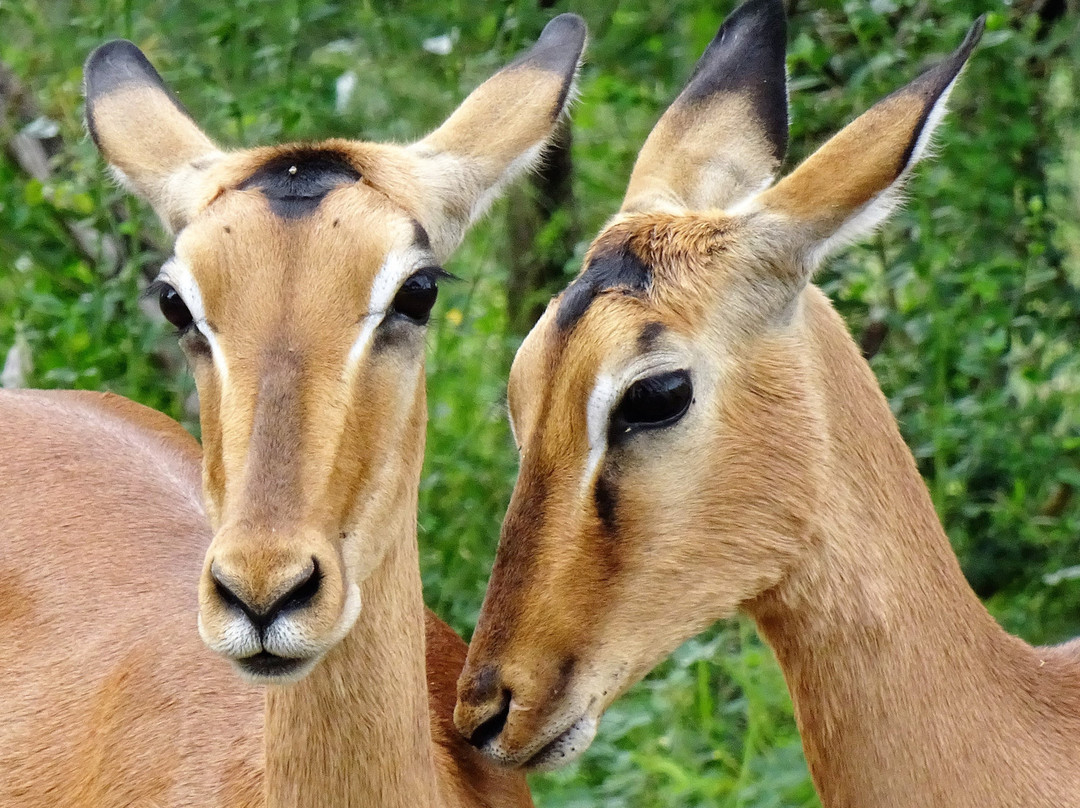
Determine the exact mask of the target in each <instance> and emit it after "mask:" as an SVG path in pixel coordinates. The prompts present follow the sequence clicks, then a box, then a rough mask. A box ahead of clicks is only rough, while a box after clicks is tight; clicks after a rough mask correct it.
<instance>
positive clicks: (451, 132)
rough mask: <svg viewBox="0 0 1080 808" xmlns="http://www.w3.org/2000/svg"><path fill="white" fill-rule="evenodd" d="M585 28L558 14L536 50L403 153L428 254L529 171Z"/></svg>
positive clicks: (560, 103) (561, 103) (563, 104)
mask: <svg viewBox="0 0 1080 808" xmlns="http://www.w3.org/2000/svg"><path fill="white" fill-rule="evenodd" d="M585 36H586V29H585V22H584V21H583V20H582V19H581V18H580V17H578V16H577V15H575V14H560V15H559V16H558V17H555V18H554V19H553V20H551V22H549V23H548V24H547V26H546V27H545V28H544V30H543V32H542V33H541V34H540V38H539V39H538V40H537V42H536V44H535V45H533V47H532V48H530V49H529V50H528V51H526V52H525V53H524V54H522V55H521V56H519V57H518V58H517V59H515V60H514V61H513V62H511V63H510V64H508V65H507V66H506V67H504V68H503V69H502V70H500V71H499V72H498V73H496V74H495V75H494V76H492V77H491V78H490V79H488V80H487V81H486V82H484V83H483V84H482V85H480V87H478V88H477V89H476V90H475V91H473V93H472V94H470V95H469V97H468V98H466V99H465V101H464V102H463V103H462V104H461V106H459V107H458V108H457V110H456V111H455V112H454V113H453V114H452V115H451V116H450V117H449V118H448V119H447V120H446V122H445V123H444V124H443V125H442V126H440V127H439V128H438V129H436V130H435V131H434V132H432V133H431V134H430V135H428V136H427V137H425V138H424V139H423V140H421V141H419V142H418V143H416V144H414V145H413V146H411V147H410V151H411V152H412V154H413V155H414V156H415V157H416V158H418V160H417V164H418V169H417V170H418V172H419V174H420V178H421V185H423V186H424V187H426V188H430V189H431V192H430V193H429V194H428V199H427V208H428V209H427V210H426V211H424V212H423V213H422V214H421V218H422V220H423V224H424V226H425V228H426V229H427V230H428V233H429V235H430V237H431V241H432V249H433V250H434V251H435V253H436V255H439V256H445V255H447V254H448V253H449V252H450V251H451V250H452V249H453V248H454V247H455V246H456V245H457V243H458V242H459V241H460V240H461V238H462V236H463V235H464V233H465V231H466V230H467V228H468V226H469V225H470V224H471V223H472V222H473V221H475V220H476V219H477V218H479V216H481V215H482V214H483V212H484V211H485V210H486V209H487V207H488V205H489V204H490V203H491V201H492V200H493V199H494V198H495V197H496V196H497V195H498V193H499V191H500V190H501V188H502V187H503V186H504V185H505V184H506V183H507V182H509V181H510V180H511V179H513V178H514V177H515V176H517V175H518V174H520V173H521V172H523V171H524V170H526V169H527V168H529V167H530V166H531V165H532V164H533V163H534V162H535V161H536V159H537V158H538V157H539V156H540V152H541V150H542V148H543V146H544V145H545V144H546V143H547V141H548V140H549V138H550V137H551V136H552V134H553V133H554V131H555V127H556V124H557V123H558V122H559V119H560V117H561V116H562V115H563V113H564V112H565V110H566V108H567V106H568V104H569V102H570V100H571V98H572V96H573V86H574V79H575V77H576V75H577V70H578V66H579V64H580V61H581V56H582V52H583V50H584V47H585Z"/></svg>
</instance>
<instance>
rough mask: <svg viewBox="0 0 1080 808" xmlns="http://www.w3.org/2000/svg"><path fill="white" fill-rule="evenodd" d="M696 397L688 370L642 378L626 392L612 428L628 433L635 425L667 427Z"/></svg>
mask: <svg viewBox="0 0 1080 808" xmlns="http://www.w3.org/2000/svg"><path fill="white" fill-rule="evenodd" d="M693 399H694V387H693V385H692V384H691V383H690V374H689V373H687V372H686V371H685V370H673V371H671V372H670V373H661V374H660V375H659V376H649V377H648V378H646V379H639V380H638V381H636V382H634V383H633V384H632V385H630V388H629V389H628V390H627V391H626V392H625V393H623V397H622V401H620V402H619V406H617V407H616V408H615V413H614V415H612V418H611V426H612V429H614V430H615V431H616V432H628V431H630V430H631V429H633V428H634V427H640V428H652V427H661V426H668V425H669V424H673V423H675V422H676V421H678V420H679V419H680V418H682V417H683V416H684V415H685V414H686V411H687V410H688V409H689V408H690V403H691V402H692V401H693Z"/></svg>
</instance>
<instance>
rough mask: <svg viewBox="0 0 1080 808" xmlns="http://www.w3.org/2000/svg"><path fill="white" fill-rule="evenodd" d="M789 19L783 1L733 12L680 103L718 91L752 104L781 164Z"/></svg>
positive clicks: (753, 3) (754, 2) (759, 1)
mask: <svg viewBox="0 0 1080 808" xmlns="http://www.w3.org/2000/svg"><path fill="white" fill-rule="evenodd" d="M786 55H787V17H786V16H785V15H784V4H783V3H782V2H781V0H750V2H747V3H744V4H743V5H741V6H739V7H738V8H737V9H735V11H734V12H732V14H731V16H729V17H728V18H727V19H726V20H724V24H723V25H721V26H720V30H719V31H717V32H716V36H715V37H713V40H712V42H710V43H709V46H708V47H707V48H706V49H705V53H704V54H702V56H701V59H700V60H698V63H697V66H696V67H695V68H694V73H693V75H692V76H690V81H689V82H687V84H686V89H685V90H683V91H682V95H681V96H679V101H682V102H684V103H687V104H694V103H698V102H702V101H708V99H709V98H711V97H712V96H714V95H716V94H718V93H734V94H736V95H739V96H742V97H743V98H746V99H748V100H749V101H750V104H751V105H752V107H753V110H754V115H755V117H756V118H757V121H758V124H759V125H760V126H761V128H762V130H763V131H764V133H765V136H766V137H767V138H768V140H769V144H770V145H771V146H772V150H773V157H774V158H775V159H776V162H777V163H782V162H783V161H784V157H785V156H786V155H787V145H788V97H787V69H786V67H785V57H786Z"/></svg>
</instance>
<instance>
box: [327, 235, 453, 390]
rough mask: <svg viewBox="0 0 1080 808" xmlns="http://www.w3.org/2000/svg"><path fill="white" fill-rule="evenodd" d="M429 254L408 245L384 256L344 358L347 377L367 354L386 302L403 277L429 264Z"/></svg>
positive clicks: (388, 304)
mask: <svg viewBox="0 0 1080 808" xmlns="http://www.w3.org/2000/svg"><path fill="white" fill-rule="evenodd" d="M431 264H432V261H431V260H430V256H429V255H428V254H427V253H425V252H422V251H420V250H417V249H416V248H415V247H411V248H409V249H407V250H402V251H398V252H391V253H390V254H389V255H387V256H386V261H385V262H383V265H382V267H381V268H380V269H379V271H378V273H376V275H375V280H374V281H373V282H372V284H371V294H370V296H369V297H368V307H367V314H365V315H364V320H363V325H362V326H361V327H360V334H359V335H358V336H357V337H356V341H355V342H354V343H353V345H352V348H350V349H349V355H348V357H347V358H346V360H345V371H344V372H345V376H346V378H351V377H352V375H353V374H354V373H355V372H356V368H357V367H358V366H359V364H360V361H361V360H362V359H363V358H364V356H366V355H367V352H368V349H369V348H370V347H371V343H372V341H373V339H374V337H375V329H376V328H378V327H379V324H380V323H381V322H382V321H383V318H384V317H385V316H386V312H387V311H389V309H390V305H391V304H392V303H393V302H394V296H395V295H397V293H398V289H400V288H401V284H403V283H404V282H405V279H406V278H408V277H409V276H410V275H412V274H413V273H415V272H416V271H417V270H419V269H420V268H422V267H424V266H430V265H431Z"/></svg>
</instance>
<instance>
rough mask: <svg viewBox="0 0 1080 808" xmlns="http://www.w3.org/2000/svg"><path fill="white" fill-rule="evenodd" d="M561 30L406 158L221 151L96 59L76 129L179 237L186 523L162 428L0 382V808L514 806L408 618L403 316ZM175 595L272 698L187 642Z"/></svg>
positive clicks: (419, 443) (171, 312) (457, 232)
mask: <svg viewBox="0 0 1080 808" xmlns="http://www.w3.org/2000/svg"><path fill="white" fill-rule="evenodd" d="M584 36H585V30H584V25H583V23H582V22H581V20H580V19H579V18H577V17H573V16H571V15H563V16H561V17H558V18H556V19H555V20H553V21H552V22H551V23H550V24H549V25H548V27H547V28H546V29H545V31H544V33H543V35H542V36H541V38H540V40H539V41H538V42H537V44H536V45H535V46H534V47H533V48H532V49H531V50H530V51H529V52H528V53H526V54H524V55H523V56H522V57H521V58H519V59H518V60H517V61H515V62H513V63H512V64H511V65H509V66H508V67H507V68H505V69H504V70H503V71H501V72H500V73H498V74H497V75H496V76H495V77H493V78H492V79H490V80H489V81H488V82H486V83H485V84H484V85H482V86H481V87H480V88H479V89H478V90H476V91H475V92H474V93H473V94H472V95H471V96H470V97H469V98H468V99H467V100H466V101H465V102H464V103H463V104H462V106H461V107H460V108H459V109H458V110H457V111H456V112H455V113H454V114H453V115H452V116H451V117H450V119H449V120H448V121H447V122H446V123H445V124H444V125H443V126H442V127H440V128H439V129H438V130H436V131H435V132H434V133H433V134H431V135H429V136H428V137H426V138H424V139H423V140H421V141H420V142H419V143H417V144H415V145H413V146H408V147H403V146H391V145H380V144H372V143H360V142H354V141H346V140H337V141H330V142H326V143H319V144H314V145H311V144H301V145H291V146H282V147H276V148H263V149H251V150H245V151H237V152H224V151H221V150H219V149H218V148H217V147H216V146H215V145H214V144H213V143H212V142H211V141H210V139H209V138H208V137H207V136H206V135H204V134H203V133H202V132H201V131H200V130H199V129H198V127H197V126H196V125H195V123H194V122H193V121H192V120H191V118H190V117H188V115H187V114H186V112H185V111H184V110H183V109H182V108H181V107H180V106H179V104H178V103H177V102H176V101H175V100H174V98H173V97H172V95H171V94H170V93H169V91H168V90H167V89H166V88H165V87H164V85H163V84H162V81H161V79H160V77H159V76H158V74H157V73H156V72H155V71H154V69H153V68H152V67H151V66H150V64H149V62H147V60H146V59H145V57H144V56H143V55H142V53H141V52H139V51H138V50H137V49H136V48H135V47H134V46H133V45H132V44H130V43H127V42H113V43H110V44H108V45H105V46H103V47H102V48H100V49H98V50H97V51H95V52H94V54H93V55H92V56H91V57H90V59H89V61H88V62H87V66H86V98H87V123H88V126H89V129H90V132H91V135H92V136H93V138H94V141H95V142H96V143H97V145H98V147H99V148H100V149H101V151H102V153H103V154H104V156H105V157H106V159H107V160H108V162H109V163H110V165H111V166H112V167H113V169H114V170H115V171H116V174H117V176H118V177H120V178H121V180H122V181H123V182H125V183H126V184H127V185H129V186H130V187H131V188H132V189H133V190H134V191H136V192H137V193H138V194H140V195H141V196H143V197H144V198H145V199H147V200H148V201H149V202H150V203H151V204H152V205H153V207H154V209H155V210H156V211H157V213H158V214H159V215H160V216H161V218H162V220H163V221H164V222H165V223H166V224H167V225H168V226H169V227H170V228H172V229H173V230H174V231H176V232H177V240H176V251H175V255H174V256H173V257H172V258H171V259H170V260H169V261H168V262H167V263H166V265H165V266H164V268H163V269H162V271H161V275H160V278H159V280H158V283H159V287H160V301H161V307H162V311H163V312H164V314H165V316H166V318H167V319H168V320H169V321H170V322H172V323H173V325H175V326H176V327H177V328H178V329H179V330H180V334H181V336H180V341H181V345H182V346H183V347H184V350H185V352H186V353H187V356H188V359H189V361H190V363H191V366H192V368H193V370H194V373H195V377H196V383H197V385H198V388H199V397H200V407H201V411H200V417H201V423H202V434H203V441H204V446H203V448H204V453H203V457H202V488H203V493H204V499H205V504H206V511H205V512H204V511H203V509H202V502H201V501H200V500H201V499H203V498H200V497H199V495H198V491H197V490H196V489H193V488H192V479H193V478H195V477H198V473H197V470H196V468H195V467H196V465H197V463H198V450H197V447H194V446H193V444H192V442H191V441H190V440H186V439H184V438H183V435H182V432H180V431H178V428H176V427H175V426H174V427H172V428H171V431H170V429H167V428H166V427H164V426H163V424H162V421H164V422H165V423H167V419H161V417H160V416H158V421H153V419H152V418H151V417H150V416H147V415H146V414H145V413H143V414H141V415H140V412H141V410H139V408H135V407H134V405H130V403H128V402H125V403H122V404H121V403H119V402H113V403H111V402H110V401H109V400H104V401H101V400H94V401H91V402H89V403H88V402H87V400H86V399H84V398H77V397H71V396H69V397H55V396H48V397H42V396H40V395H39V396H33V395H29V394H24V395H21V396H7V397H5V398H3V399H2V400H0V411H2V412H3V413H4V418H3V423H4V425H5V429H4V431H3V444H2V446H3V449H2V450H0V478H2V479H4V480H5V484H4V485H3V486H0V548H2V550H3V552H2V553H0V559H2V562H0V575H4V576H5V577H0V587H2V588H0V616H3V619H0V637H2V638H3V643H2V646H0V647H2V648H3V649H4V654H3V655H2V657H0V692H3V693H4V702H3V705H4V721H3V722H0V758H2V761H3V762H4V764H5V765H3V766H0V803H2V804H3V805H5V806H21V807H22V808H28V806H35V807H36V806H60V805H64V806H67V805H79V806H94V807H95V808H101V807H102V806H110V807H111V806H129V805H138V806H151V805H153V806H193V807H194V806H200V808H204V807H205V806H230V807H231V806H239V805H243V806H250V805H269V806H282V807H283V808H285V807H286V806H287V808H298V807H299V806H310V807H311V808H333V807H334V806H362V807H363V808H369V807H373V806H402V807H404V806H408V808H418V806H437V805H448V806H449V805H453V806H464V805H470V806H480V805H490V806H496V805H498V806H501V805H515V806H516V805H528V804H531V802H530V800H529V796H528V791H527V789H526V787H525V782H524V778H523V777H521V776H520V775H519V774H514V775H512V776H508V773H506V772H500V771H498V770H496V769H494V768H493V767H492V766H491V765H490V764H489V763H487V762H485V761H483V759H482V758H481V757H480V756H479V755H478V754H476V753H475V751H474V750H471V749H470V748H468V746H467V745H466V744H465V743H464V741H463V740H462V739H461V738H460V737H458V736H457V735H456V734H454V733H452V732H451V731H450V729H451V728H450V715H449V713H450V709H451V703H452V692H453V686H452V681H453V679H454V677H455V676H456V675H457V673H458V672H459V671H460V665H461V664H462V662H463V658H464V646H463V644H462V643H461V641H460V640H459V639H458V638H457V637H456V636H455V635H453V632H452V631H451V630H450V629H449V628H448V627H446V626H445V625H444V624H442V623H440V622H439V621H437V620H436V619H435V618H434V617H433V616H431V615H430V614H428V613H426V611H425V609H424V605H423V601H422V599H421V586H420V575H419V568H418V560H417V546H416V505H417V502H416V501H417V489H418V486H419V475H420V465H421V458H422V455H423V447H424V426H425V422H426V403H425V395H424V362H423V358H424V332H425V329H424V326H425V324H426V322H427V320H428V314H429V312H430V310H431V307H432V305H433V304H434V302H435V297H436V293H437V283H438V279H439V277H440V274H441V270H440V269H439V266H440V263H441V262H442V261H443V260H444V259H445V258H446V257H447V256H448V255H449V253H450V252H451V250H452V249H453V248H454V247H455V246H456V244H457V243H458V241H459V240H460V238H461V237H462V235H463V233H464V232H465V230H466V228H467V227H468V226H469V225H470V223H471V222H472V221H473V220H474V219H475V218H476V217H477V216H478V215H479V214H480V213H481V212H482V211H483V209H484V208H485V206H486V205H487V203H488V202H489V201H490V200H491V199H492V198H493V197H494V196H495V195H496V194H497V192H498V190H499V188H500V187H501V186H502V185H503V184H504V183H505V182H507V181H508V180H509V179H510V178H511V177H512V176H513V175H514V174H515V173H517V172H518V171H520V170H522V169H524V168H525V167H526V166H528V165H529V164H530V162H531V161H532V159H533V158H534V157H535V156H536V155H537V153H538V152H539V151H540V149H541V148H542V147H543V144H544V142H545V141H546V140H547V138H548V137H549V135H550V133H551V132H552V130H553V128H554V126H555V124H556V122H557V121H558V119H559V118H560V116H561V115H562V113H563V111H564V109H565V106H566V102H567V98H568V95H569V92H570V89H571V84H572V81H573V77H574V74H575V71H576V69H577V65H578V60H579V57H580V55H581V51H582V47H583V44H584ZM147 419H150V420H151V421H153V423H150V427H151V428H150V429H147V428H146V423H144V422H146V421H147ZM80 423H81V424H82V427H83V430H84V431H85V433H86V435H85V437H81V436H80V433H79V429H78V425H79V424H80ZM112 469H115V476H116V480H117V482H116V484H115V486H114V487H110V484H109V483H108V477H109V473H110V470H112ZM91 482H93V483H94V484H93V485H88V483H91ZM170 492H171V496H172V498H173V501H172V502H170ZM147 508H150V509H153V510H152V513H151V514H149V515H146V514H144V510H145V509H147ZM81 514H84V516H81ZM207 516H208V517H209V525H206V524H205V522H206V518H207ZM211 528H212V531H211ZM211 535H212V536H213V541H212V542H211V543H210V549H209V551H207V550H206V544H207V541H208V540H209V538H210V536H211ZM50 547H57V548H62V554H58V555H56V556H55V557H52V556H50V552H49V548H50ZM43 559H45V560H46V562H47V563H42V562H43ZM200 568H201V571H202V577H201V586H200V587H199V598H198V608H196V602H195V597H194V592H195V589H196V585H197V583H198V582H199V580H200V579H199V573H200ZM9 569H10V570H11V572H10V574H8V570H9ZM187 591H190V592H191V593H192V596H191V597H190V598H185V597H183V593H184V592H187ZM196 611H198V624H199V630H200V631H201V634H202V637H203V639H204V640H205V642H206V644H207V645H209V646H210V647H211V648H212V649H213V650H215V651H217V652H218V653H219V654H221V655H222V656H224V657H225V658H227V659H229V660H230V661H231V662H232V663H233V664H234V666H235V667H236V668H237V669H238V670H239V671H240V672H241V673H243V674H244V676H246V677H247V678H249V679H252V680H254V681H256V682H262V683H266V684H268V685H269V687H268V688H266V690H265V708H264V706H263V693H262V691H260V690H258V689H256V688H252V687H250V686H243V685H242V683H241V682H240V681H239V678H238V677H235V676H234V677H233V678H234V679H236V684H235V685H233V684H230V681H229V680H226V679H225V678H224V677H223V671H222V670H220V663H219V662H218V661H217V660H216V659H214V657H213V656H211V655H210V654H208V653H206V652H205V649H204V648H202V647H201V646H200V645H199V644H198V642H197V641H196V642H195V647H192V645H193V643H192V641H193V640H194V639H195V638H194V632H195V615H196ZM12 615H14V618H13V617H12ZM88 615H92V616H93V619H90V620H88V619H87V616H88ZM65 626H70V627H71V631H72V632H74V633H75V636H73V637H70V638H69V637H67V636H65V634H64V627H65ZM43 627H48V628H47V629H45V630H39V629H42V628H43ZM425 630H426V635H427V639H426V643H427V644H426V650H427V665H426V667H425ZM133 639H136V640H137V642H136V643H135V644H134V646H132V645H129V643H131V642H132V641H133ZM110 640H111V641H110ZM429 700H430V704H431V708H433V709H429ZM72 722H76V723H77V724H78V726H85V727H86V728H87V731H86V732H85V733H84V732H82V731H74V730H73V729H72V726H71V724H72ZM260 732H261V734H262V736H263V741H264V744H260V743H259V741H260V738H259V734H260ZM264 748H265V760H264V759H263V749H264Z"/></svg>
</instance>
